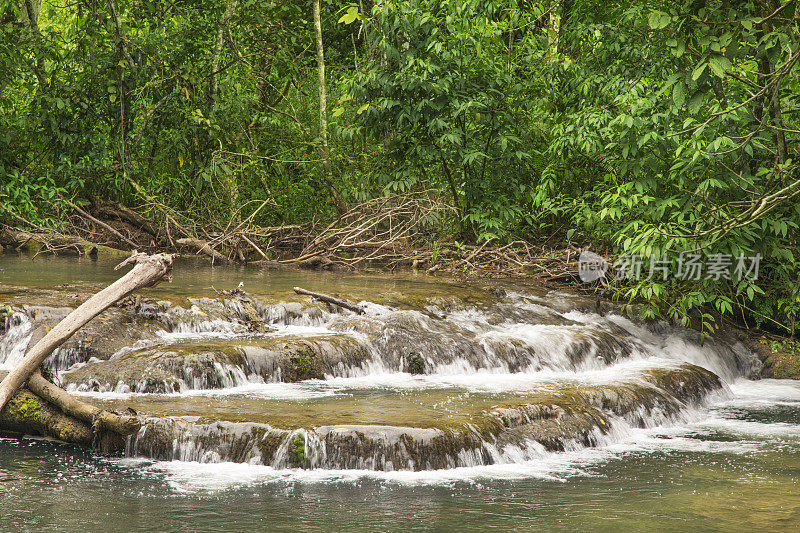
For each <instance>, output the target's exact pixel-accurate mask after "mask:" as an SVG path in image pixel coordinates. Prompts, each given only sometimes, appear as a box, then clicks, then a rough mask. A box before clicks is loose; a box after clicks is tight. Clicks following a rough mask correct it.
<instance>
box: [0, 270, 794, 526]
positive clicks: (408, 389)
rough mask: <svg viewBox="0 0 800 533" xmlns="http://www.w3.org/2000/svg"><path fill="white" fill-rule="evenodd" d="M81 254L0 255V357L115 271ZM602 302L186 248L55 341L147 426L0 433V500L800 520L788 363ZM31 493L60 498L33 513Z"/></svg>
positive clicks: (237, 520) (63, 509)
mask: <svg viewBox="0 0 800 533" xmlns="http://www.w3.org/2000/svg"><path fill="white" fill-rule="evenodd" d="M75 262H76V260H75V259H58V258H56V259H37V260H36V261H35V262H31V261H30V260H28V259H25V258H12V257H9V256H0V274H2V276H1V277H0V307H5V308H6V311H5V313H4V316H3V318H2V320H3V321H4V323H3V324H2V333H3V334H2V336H0V370H3V369H8V368H11V367H13V366H14V365H15V364H16V363H17V362H18V361H19V359H20V357H21V356H22V354H23V353H24V349H25V346H26V344H27V342H28V340H29V339H30V337H31V335H32V334H33V331H34V330H35V328H36V327H39V326H41V325H42V324H48V323H50V322H52V321H56V320H58V319H59V318H60V317H61V316H63V314H65V313H66V312H68V311H69V308H71V307H74V305H75V304H76V303H77V302H79V301H80V300H81V298H83V297H85V296H84V295H85V294H86V293H89V292H92V291H95V290H97V289H98V288H101V287H102V286H103V285H104V284H106V283H108V281H110V280H111V279H113V276H114V274H113V273H112V271H111V266H112V264H111V263H104V262H102V261H100V262H91V261H88V260H79V261H78V264H79V265H80V267H81V268H80V270H79V271H80V272H81V279H80V280H77V281H76V280H74V279H72V274H73V272H74V271H75ZM239 282H242V283H243V286H244V289H245V291H247V292H246V293H245V294H240V293H236V291H234V288H235V287H236V286H237V285H238V284H239ZM295 285H299V286H303V287H304V288H307V289H310V290H317V291H320V292H326V293H335V294H338V295H340V296H343V297H347V298H349V299H351V300H354V301H359V302H360V303H361V305H363V306H364V308H365V309H366V313H365V315H362V316H358V315H355V314H353V313H351V312H349V311H342V310H341V309H337V308H331V307H328V306H326V305H322V304H318V303H312V302H309V301H308V299H304V298H301V297H298V296H296V295H294V293H293V292H292V291H291V287H293V286H295ZM596 311H597V308H596V303H595V302H594V301H593V300H590V299H586V298H583V297H580V296H577V295H571V294H566V293H559V292H548V291H544V290H542V289H539V288H536V287H530V286H526V285H525V284H524V283H509V282H493V283H491V284H487V283H476V284H464V283H455V282H446V281H435V280H434V279H432V278H430V277H426V276H393V275H388V274H382V273H374V274H359V275H353V274H339V273H305V272H274V271H266V270H257V269H239V270H236V269H220V268H216V269H211V268H209V267H204V266H199V265H196V264H194V263H188V262H184V263H179V264H178V265H176V268H175V281H174V282H173V284H165V285H162V286H159V287H156V288H154V289H150V290H148V291H146V292H144V293H143V294H142V298H141V299H140V300H137V301H136V302H131V303H130V304H129V305H127V306H121V307H119V308H117V309H114V310H113V311H112V312H110V313H108V314H107V315H104V316H103V317H101V318H100V319H98V324H95V325H93V326H92V328H94V329H89V330H88V331H86V332H83V336H82V337H80V336H79V337H77V338H76V339H74V340H73V342H72V343H68V344H67V345H65V346H64V347H63V348H62V349H60V350H59V351H58V352H56V353H55V354H54V355H53V356H52V357H51V359H50V360H49V361H48V363H47V364H48V365H49V366H50V368H51V370H52V371H53V373H54V374H55V375H57V376H58V378H59V379H60V380H61V382H62V383H63V385H64V386H65V387H66V388H67V389H68V390H70V391H72V392H73V393H74V394H77V395H79V396H81V397H82V398H83V399H84V400H87V401H90V402H93V403H95V404H97V405H98V406H102V407H106V408H111V409H117V410H122V409H125V408H128V407H132V408H133V409H135V410H136V411H138V412H139V414H140V415H142V416H144V417H146V422H145V425H144V427H143V428H142V430H141V431H140V432H139V434H137V435H134V436H132V437H130V438H129V439H128V441H127V442H126V443H125V445H124V448H123V449H120V450H119V452H118V453H117V454H116V456H113V455H112V456H106V455H99V454H94V453H92V452H86V451H81V450H77V449H74V448H72V447H68V446H65V445H60V444H57V443H51V442H44V441H41V440H35V439H24V440H18V439H16V438H0V501H2V503H3V505H2V506H0V523H3V524H4V525H5V524H9V527H12V526H15V525H16V526H19V525H21V524H26V525H27V527H30V528H32V529H48V528H51V529H63V528H65V527H68V526H69V525H70V524H72V525H77V524H79V523H82V522H81V521H80V520H81V517H79V516H78V514H77V513H75V512H74V511H73V510H71V509H70V508H69V506H68V505H67V503H68V502H69V501H74V500H75V499H77V498H92V499H93V500H95V501H102V502H103V503H102V505H101V508H102V513H101V514H102V516H104V518H103V520H105V522H103V523H104V524H112V525H113V524H115V523H117V524H124V523H125V520H127V519H126V516H130V515H133V516H135V517H136V519H137V520H138V522H137V523H139V524H141V525H142V526H143V527H142V529H151V530H162V529H176V527H174V526H175V525H176V524H175V523H174V522H172V518H171V516H172V515H171V513H178V515H179V516H182V517H185V520H187V521H188V522H187V523H192V524H195V527H194V529H214V528H215V527H218V528H225V529H230V528H231V527H232V525H236V526H237V529H238V528H241V529H246V528H252V527H259V526H260V527H264V526H265V525H267V524H269V525H270V526H272V527H275V528H277V529H282V528H283V529H291V528H296V527H298V525H300V524H302V525H303V526H306V527H315V528H318V529H323V530H326V529H336V527H334V526H335V524H339V525H344V524H346V525H347V526H348V527H350V528H352V529H372V528H376V527H378V528H388V527H400V526H403V527H410V528H413V527H415V525H419V526H420V527H429V528H442V529H445V528H450V527H454V526H455V525H461V526H464V527H468V528H476V529H477V528H486V527H502V528H512V527H513V528H526V527H529V528H531V529H537V528H539V529H540V528H543V527H544V528H547V529H558V528H563V529H575V528H576V527H580V528H583V529H613V530H616V529H621V528H623V527H633V528H635V529H645V528H658V529H662V530H663V529H667V530H669V529H679V528H681V529H683V528H685V527H687V526H688V527H694V528H701V529H702V528H707V529H715V528H717V527H720V525H725V524H728V525H729V527H728V529H731V528H732V529H738V528H740V527H741V528H743V527H745V526H746V527H747V528H748V529H756V530H760V529H763V530H767V529H769V530H775V529H776V528H780V527H782V526H787V525H789V524H791V523H795V521H797V520H800V497H795V496H792V494H795V493H796V490H795V489H796V483H797V479H798V476H800V387H798V386H797V385H796V383H794V382H789V381H782V380H759V379H757V378H758V373H759V371H760V361H759V360H758V357H757V356H756V354H754V353H752V352H751V351H750V350H749V349H748V348H747V347H746V345H745V344H744V343H742V342H740V341H739V340H738V339H737V338H736V336H735V335H734V334H729V335H721V336H719V337H718V338H715V339H711V340H708V339H706V340H704V341H703V340H702V339H700V338H699V336H698V335H697V334H696V333H695V332H692V331H689V330H684V329H681V328H675V327H672V326H669V325H667V324H664V323H657V324H643V323H639V322H636V321H633V320H631V319H629V318H626V317H624V316H622V315H621V314H620V313H619V312H618V310H617V309H615V308H614V307H613V306H611V305H610V304H609V305H604V308H603V309H602V311H603V312H602V313H598V312H596ZM56 487H58V491H53V490H52V489H54V488H56ZM164 496H169V497H170V498H169V499H168V501H164V500H163V497H164ZM41 499H44V501H45V502H46V503H47V507H48V509H51V510H52V511H50V512H47V513H43V514H38V515H36V516H33V515H31V514H30V513H29V512H28V511H27V510H26V509H27V505H28V504H29V503H30V502H32V501H34V500H41ZM776 499H777V500H780V501H781V502H782V503H781V506H780V507H779V508H774V507H773V508H772V509H768V505H767V504H768V502H770V501H772V502H774V501H776ZM701 501H702V502H704V503H702V504H700V503H699V502H701ZM356 502H358V505H357V509H356V508H354V505H355V503H356ZM323 515H325V516H327V517H328V518H326V519H325V520H322V519H321V517H322V516H323ZM270 517H272V518H270ZM85 518H86V517H85V516H84V517H82V519H85ZM98 520H100V519H99V518H98ZM797 523H800V522H797ZM99 524H100V522H98V527H99ZM177 529H179V528H177ZM190 529H192V528H190Z"/></svg>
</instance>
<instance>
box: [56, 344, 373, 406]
mask: <svg viewBox="0 0 800 533" xmlns="http://www.w3.org/2000/svg"><path fill="white" fill-rule="evenodd" d="M368 357H369V353H368V352H367V351H366V350H365V349H364V347H363V346H362V345H361V344H360V343H359V342H358V341H357V340H356V339H354V338H353V337H351V336H347V335H318V336H311V337H287V336H277V337H255V338H251V339H241V340H239V341H238V342H231V341H215V340H213V339H209V340H202V339H201V340H195V341H189V342H182V343H173V344H166V345H161V346H156V347H150V348H143V349H139V350H133V351H130V352H128V353H123V354H121V355H119V356H117V357H114V358H113V359H111V360H108V361H92V362H89V363H87V364H86V365H84V366H82V367H80V368H77V369H75V370H71V371H68V372H66V373H64V374H63V376H62V381H63V383H64V384H65V385H66V386H67V387H69V388H70V389H72V390H81V391H87V390H88V391H118V392H129V391H130V392H144V393H170V392H178V391H181V390H187V389H220V388H226V387H234V386H237V385H241V384H244V383H247V382H253V381H256V382H258V381H262V382H263V381H267V382H270V381H284V382H295V381H302V380H306V379H322V378H323V377H324V376H325V375H326V374H328V375H336V374H338V373H340V372H341V371H342V370H343V369H346V368H350V367H353V366H358V365H360V364H361V363H363V362H364V361H365V360H366V359H368Z"/></svg>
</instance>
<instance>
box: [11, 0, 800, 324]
mask: <svg viewBox="0 0 800 533" xmlns="http://www.w3.org/2000/svg"><path fill="white" fill-rule="evenodd" d="M40 2H41V3H40ZM315 4H316V6H315ZM796 4H797V2H796V1H788V2H780V1H778V0H759V1H739V0H678V1H674V0H673V1H666V0H663V1H660V0H653V1H643V2H640V1H621V2H594V1H581V0H560V1H557V0H549V1H533V0H360V1H359V2H356V3H351V2H342V1H336V0H308V1H305V0H284V1H259V2H256V1H255V0H224V1H216V0H215V1H208V2H191V1H175V2H169V1H156V0H154V1H150V0H142V1H125V0H106V1H99V0H98V1H93V0H75V1H73V0H43V1H42V0H0V202H2V205H3V207H4V209H3V210H0V222H2V223H4V224H7V225H9V226H19V225H20V220H26V221H29V222H30V223H31V224H34V225H35V226H37V227H42V228H53V229H57V230H62V229H64V228H63V225H64V224H65V221H66V220H67V219H68V214H69V213H72V212H73V210H74V209H75V208H76V206H77V208H78V209H80V208H82V207H83V208H85V209H87V210H88V209H89V207H90V206H91V205H94V204H96V203H97V202H98V201H113V202H119V203H121V204H123V205H125V206H128V207H130V208H133V209H134V210H135V211H137V212H138V213H141V214H143V215H145V216H147V217H148V218H149V219H151V220H155V221H164V220H166V221H167V222H169V221H172V223H173V224H174V225H175V226H174V227H177V226H185V227H195V226H196V225H198V224H199V225H203V224H216V225H218V226H226V225H227V226H228V227H230V225H231V224H232V223H233V224H236V223H238V221H241V220H247V221H248V223H252V224H255V225H260V226H270V227H274V226H287V225H298V224H303V223H307V222H309V221H314V222H315V223H319V224H322V225H323V227H324V226H325V225H326V224H328V223H330V222H333V221H335V220H337V217H339V216H341V215H342V214H344V213H346V212H348V210H350V209H352V208H354V207H357V206H359V205H367V204H368V205H374V204H369V202H374V201H375V200H376V199H380V198H385V197H390V196H391V197H394V196H397V195H412V197H414V198H417V199H419V198H421V197H424V198H425V199H426V201H428V202H436V203H441V204H444V205H445V207H446V209H436V210H430V212H427V211H426V212H425V213H423V215H424V216H418V219H417V220H416V222H415V223H414V225H413V227H414V233H413V234H409V235H407V236H406V237H407V238H408V239H410V240H412V241H413V242H414V244H415V245H416V246H423V247H428V248H433V249H436V247H437V246H439V243H441V242H448V243H455V244H456V245H457V247H463V250H464V255H466V256H469V254H470V253H472V252H470V251H469V249H467V248H466V246H467V245H472V246H473V247H477V246H481V245H486V244H487V243H489V242H491V243H492V245H493V246H502V245H503V244H505V243H511V242H515V241H519V240H522V241H526V242H530V243H536V244H538V245H543V246H544V245H549V246H552V247H554V248H555V247H559V246H562V247H563V246H567V245H574V246H578V247H586V246H587V245H590V246H591V247H592V249H594V250H596V251H599V252H601V253H603V254H604V255H606V256H609V257H613V256H615V255H619V254H641V255H642V256H644V257H648V258H649V257H651V256H655V257H661V256H662V255H663V254H665V253H669V254H673V255H674V254H677V253H681V252H689V253H702V254H712V253H714V254H716V253H722V254H730V255H732V256H738V255H741V254H743V255H747V256H754V255H756V254H761V256H762V260H761V270H760V272H759V279H757V280H750V279H743V280H733V279H731V280H729V279H724V278H721V279H714V278H710V279H699V280H677V279H674V278H671V279H667V280H663V279H659V278H658V277H655V278H653V279H644V278H643V279H641V280H639V281H627V282H624V281H615V282H614V283H613V284H612V286H611V287H606V289H605V290H610V291H612V292H613V293H614V295H615V296H616V297H619V298H622V299H624V300H626V301H631V302H637V303H639V304H641V305H640V307H639V309H640V310H641V312H642V313H643V314H644V316H646V317H654V316H662V315H665V316H668V317H670V318H672V319H675V320H677V321H682V322H684V323H688V322H689V321H691V320H698V321H699V323H700V325H701V327H703V328H713V327H714V326H713V323H714V322H715V319H716V317H718V316H720V315H728V316H731V317H732V318H734V319H735V320H738V321H740V322H742V323H745V324H748V325H752V324H759V325H762V326H766V327H769V328H772V329H775V330H777V331H781V332H783V333H792V332H794V330H795V321H796V318H797V316H798V312H799V311H800V269H798V258H797V257H796V255H797V253H798V246H797V245H798V224H799V223H800V201H798V198H800V197H799V196H798V195H800V173H799V172H798V164H797V157H798V147H797V140H798V136H799V135H800V117H799V116H798V111H799V109H798V105H799V102H798V98H800V76H798V73H800V67H798V59H800V32H799V31H798V15H799V14H800V12H798V11H797V9H796V7H797V6H796ZM315 8H317V9H316V10H318V12H319V26H318V28H315V22H314V18H315V16H314V15H315ZM317 29H318V30H319V31H315V30H317ZM317 35H319V36H321V40H322V49H323V50H324V69H322V68H321V67H322V63H323V61H321V59H323V58H321V57H320V53H319V52H320V46H319V45H318V43H317V40H316V36H317ZM323 86H324V92H323V91H321V88H322V87H323ZM323 95H324V96H325V98H321V96H323ZM321 102H322V103H323V105H322V106H321V105H320V104H321ZM409 205H411V204H409ZM417 215H418V214H417ZM409 216H410V217H413V216H415V215H414V214H413V213H412V214H410V215H409ZM167 227H169V226H167ZM263 246H264V245H262V247H263ZM472 249H473V250H474V248H472ZM266 253H269V250H268V249H267V250H266ZM673 255H670V256H669V257H673ZM470 257H471V256H470Z"/></svg>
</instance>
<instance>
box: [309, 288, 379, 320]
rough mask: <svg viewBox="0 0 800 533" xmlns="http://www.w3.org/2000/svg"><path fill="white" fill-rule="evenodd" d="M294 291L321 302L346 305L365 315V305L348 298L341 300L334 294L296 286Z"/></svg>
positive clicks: (351, 309)
mask: <svg viewBox="0 0 800 533" xmlns="http://www.w3.org/2000/svg"><path fill="white" fill-rule="evenodd" d="M294 292H296V293H297V294H302V295H305V296H311V297H312V298H313V299H315V300H319V301H321V302H326V303H329V304H331V305H336V306H339V307H344V308H345V309H349V310H350V311H352V312H354V313H356V314H358V315H363V314H364V308H363V307H361V306H360V305H356V304H353V303H350V302H348V301H347V300H341V299H339V298H334V297H333V296H328V295H327V294H322V293H319V292H311V291H307V290H305V289H301V288H300V287H295V288H294Z"/></svg>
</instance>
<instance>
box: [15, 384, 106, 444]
mask: <svg viewBox="0 0 800 533" xmlns="http://www.w3.org/2000/svg"><path fill="white" fill-rule="evenodd" d="M0 428H2V429H3V430H6V431H13V432H15V433H19V434H23V435H40V436H43V437H51V438H54V439H58V440H61V441H64V442H69V443H72V444H77V445H79V446H91V444H92V441H93V440H94V432H93V431H92V426H91V425H90V424H87V423H85V422H83V421H81V420H78V419H76V418H74V417H72V416H69V415H67V414H65V413H63V412H62V411H61V410H60V409H58V408H57V407H55V406H52V405H50V404H49V403H47V402H45V401H43V400H42V399H41V398H39V397H38V396H37V395H35V394H34V393H33V392H31V391H29V390H28V389H20V390H19V391H16V392H15V394H14V395H13V396H12V397H11V401H9V402H8V404H7V405H6V406H5V408H4V409H3V410H2V411H0Z"/></svg>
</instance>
